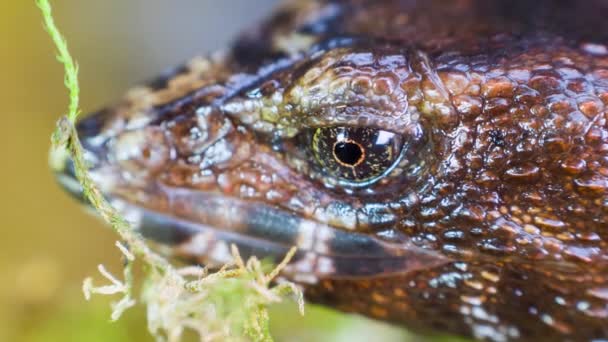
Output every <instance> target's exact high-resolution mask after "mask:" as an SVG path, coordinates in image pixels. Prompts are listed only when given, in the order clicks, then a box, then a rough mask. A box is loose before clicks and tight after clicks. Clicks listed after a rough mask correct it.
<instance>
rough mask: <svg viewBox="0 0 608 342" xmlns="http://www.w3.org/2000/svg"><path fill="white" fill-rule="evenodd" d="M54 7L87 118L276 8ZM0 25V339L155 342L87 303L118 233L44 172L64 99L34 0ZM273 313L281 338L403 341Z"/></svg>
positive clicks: (113, 257)
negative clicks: (85, 290) (90, 284)
mask: <svg viewBox="0 0 608 342" xmlns="http://www.w3.org/2000/svg"><path fill="white" fill-rule="evenodd" d="M51 2H52V4H53V5H54V10H55V19H56V21H57V24H58V25H59V27H60V29H61V30H62V32H63V33H64V35H65V36H66V38H67V40H68V42H69V46H70V50H71V52H72V54H73V56H74V57H75V58H76V60H77V61H78V64H79V65H80V81H81V90H82V96H81V100H82V102H81V105H82V106H81V107H82V109H83V110H84V111H85V112H88V111H92V110H95V109H97V108H100V107H101V106H103V105H104V104H107V103H110V102H113V101H115V100H116V99H118V98H119V96H121V94H123V93H124V92H125V91H126V90H127V89H128V88H129V87H131V86H133V85H134V84H136V83H138V82H140V81H142V80H146V79H149V78H150V77H152V76H154V75H156V74H158V73H159V72H160V71H161V70H163V69H165V68H166V67H169V66H173V65H176V64H179V63H181V62H182V61H185V60H187V59H190V58H191V57H193V56H195V55H197V54H201V53H206V52H209V51H212V50H214V49H217V48H221V47H224V46H225V45H226V44H228V43H229V41H230V40H231V39H232V38H234V36H235V34H237V32H238V31H240V30H242V29H243V28H244V27H247V26H249V25H252V24H253V23H255V22H257V21H259V20H260V19H261V18H263V17H264V16H265V15H267V14H268V13H269V11H270V9H271V8H272V7H273V6H274V5H275V2H276V1H274V0H257V1H251V0H229V1H215V0H174V1H167V0H128V1H124V0H104V1H82V0H51ZM0 16H1V18H0V40H1V41H2V44H3V48H2V52H1V53H0V59H1V65H2V73H1V75H2V79H1V80H2V82H0V103H1V104H2V107H3V108H2V115H1V118H2V122H1V124H0V127H2V129H1V130H0V139H2V141H1V144H0V149H1V150H0V151H1V154H0V155H1V156H2V157H3V158H4V159H3V160H2V162H1V163H0V165H2V166H1V167H0V170H1V171H0V172H1V174H0V175H1V177H0V181H1V182H2V186H1V187H0V189H1V191H2V196H0V210H1V213H2V218H3V220H2V221H1V222H2V223H1V224H2V229H1V234H2V235H1V238H0V341H151V340H152V339H151V338H150V337H149V335H148V334H147V332H146V328H145V316H144V313H143V310H142V308H141V307H138V308H137V309H134V310H130V311H128V312H127V313H126V314H125V315H124V316H123V318H122V319H121V320H120V321H119V322H118V323H110V322H109V318H110V309H109V302H110V299H109V298H106V297H97V298H94V299H93V300H92V301H91V302H86V301H85V300H84V298H83V295H82V292H81V284H82V280H83V279H84V278H85V277H87V276H91V275H97V270H96V266H97V264H101V263H103V264H105V265H106V266H108V268H109V269H110V270H113V271H114V272H119V271H120V265H119V261H120V256H119V254H118V252H117V251H116V249H115V248H114V242H115V239H116V236H114V234H113V233H112V232H111V231H110V230H109V229H108V228H107V227H105V226H104V225H103V224H102V223H101V222H100V221H99V220H98V219H96V218H94V217H92V216H89V215H88V214H86V213H85V212H84V211H83V210H82V208H81V207H79V205H78V204H77V203H76V202H74V201H72V200H71V199H70V198H69V197H68V196H67V195H66V194H65V193H63V191H61V189H60V188H59V187H58V186H57V185H56V183H55V181H54V179H53V175H52V174H51V172H50V170H49V168H48V166H47V153H48V149H49V136H50V134H51V132H52V130H53V127H54V124H55V121H56V119H57V118H59V116H60V115H61V114H62V113H64V112H65V110H66V108H67V94H66V90H65V89H64V88H63V69H62V67H61V66H60V64H58V63H57V61H56V60H55V58H54V49H53V46H52V45H51V42H50V39H49V37H48V36H47V34H46V33H45V32H44V31H43V29H42V19H41V17H40V13H39V11H38V10H37V8H36V7H35V5H34V0H3V1H0ZM97 281H98V282H99V278H97ZM274 310H275V314H273V315H272V316H271V317H272V331H273V333H274V334H275V336H276V339H277V341H367V340H375V341H404V340H407V339H408V337H407V336H408V335H406V333H405V332H404V331H402V330H400V329H397V328H394V327H389V326H387V325H383V324H380V323H374V322H371V321H367V320H364V319H362V318H355V317H351V316H347V315H342V314H338V313H334V312H331V311H329V310H325V309H320V308H314V307H312V306H308V314H307V315H306V316H305V317H304V318H301V317H299V316H298V315H297V311H296V309H295V307H293V306H282V307H278V308H275V309H274ZM409 339H410V340H412V339H416V338H412V337H409Z"/></svg>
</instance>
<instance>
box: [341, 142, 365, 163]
mask: <svg viewBox="0 0 608 342" xmlns="http://www.w3.org/2000/svg"><path fill="white" fill-rule="evenodd" d="M334 155H335V156H336V158H338V161H340V162H342V163H344V164H346V165H351V166H354V165H356V164H358V163H359V161H360V159H361V156H363V150H362V149H361V146H359V145H358V144H355V143H352V142H339V143H337V144H335V145H334Z"/></svg>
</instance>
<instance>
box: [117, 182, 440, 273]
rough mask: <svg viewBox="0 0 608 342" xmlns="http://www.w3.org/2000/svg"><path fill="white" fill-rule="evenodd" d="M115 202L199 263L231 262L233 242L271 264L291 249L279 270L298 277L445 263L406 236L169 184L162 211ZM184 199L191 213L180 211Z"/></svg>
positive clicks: (144, 229)
mask: <svg viewBox="0 0 608 342" xmlns="http://www.w3.org/2000/svg"><path fill="white" fill-rule="evenodd" d="M114 202H118V203H119V207H120V209H121V210H122V211H123V212H124V213H127V215H128V216H129V217H136V218H137V219H136V227H137V228H138V229H139V230H140V232H141V233H142V235H143V236H145V237H146V238H148V239H151V240H154V241H157V242H160V243H163V244H168V245H171V246H172V247H173V250H174V252H175V254H176V255H178V256H181V257H185V258H189V259H195V260H197V261H200V262H202V263H208V262H210V263H214V264H217V263H222V264H224V263H227V262H230V261H232V257H231V254H230V245H232V244H234V245H236V246H237V247H238V249H239V252H240V253H241V255H243V256H244V257H246V258H247V257H249V256H254V255H255V256H257V257H262V258H270V259H272V260H273V261H274V262H279V261H280V260H282V258H283V257H284V256H285V254H287V252H288V251H289V249H291V248H292V247H296V248H297V252H296V254H295V256H294V259H293V260H292V262H291V263H290V265H289V266H288V267H287V268H286V270H285V272H284V273H286V274H288V275H291V276H292V277H293V278H295V279H298V280H301V281H307V280H312V279H317V280H318V279H323V278H332V279H340V278H361V277H365V278H369V277H382V276H388V275H393V274H397V273H399V274H403V273H408V272H413V271H416V270H421V269H427V268H430V267H436V266H438V265H441V264H444V263H446V262H448V259H447V258H446V257H444V256H441V255H439V254H438V253H436V252H433V251H429V250H425V249H422V248H420V247H418V246H415V245H414V244H413V243H411V242H409V241H406V242H400V243H396V242H387V241H384V240H381V239H380V238H378V237H376V236H374V235H370V234H363V233H359V232H354V231H346V230H342V229H339V228H335V227H332V226H330V225H327V224H324V223H320V222H316V221H313V220H310V219H307V218H303V217H299V216H297V215H295V214H293V213H290V212H287V211H285V210H283V209H280V208H277V207H274V206H270V205H267V204H263V203H258V202H252V201H245V200H242V199H238V198H231V197H226V196H223V195H217V194H210V193H201V192H196V191H190V190H187V189H174V190H173V191H172V192H171V201H170V202H172V203H173V206H171V207H170V209H169V211H168V212H159V211H157V210H151V209H148V208H144V207H141V206H138V205H135V204H132V203H130V202H127V201H125V200H124V199H115V200H114ZM192 203H194V204H192ZM188 204H190V208H191V209H192V210H193V211H190V212H188V211H187V210H184V209H183V208H184V207H185V206H187V205H188ZM175 208H182V210H178V209H175ZM128 213H131V214H132V215H129V214H128Z"/></svg>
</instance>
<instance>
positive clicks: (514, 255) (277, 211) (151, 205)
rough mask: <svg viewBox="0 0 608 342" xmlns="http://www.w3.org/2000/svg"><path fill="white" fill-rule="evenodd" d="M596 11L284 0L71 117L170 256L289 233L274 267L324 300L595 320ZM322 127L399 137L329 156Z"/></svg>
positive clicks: (432, 313) (522, 322) (600, 132)
mask: <svg viewBox="0 0 608 342" xmlns="http://www.w3.org/2000/svg"><path fill="white" fill-rule="evenodd" d="M607 16H608V2H607V1H603V0H591V1H559V0H555V1H548V0H543V1H536V2H530V1H523V0H518V1H482V0H456V1H451V2H447V1H438V0H437V1H424V2H423V1H413V0H412V1H409V0H402V1H396V0H395V1H391V0H385V1H363V0H361V1H355V0H353V1H333V2H332V1H321V0H318V1H302V2H291V3H289V4H288V5H286V6H284V7H282V9H280V10H279V11H278V12H277V13H276V14H275V16H274V17H272V18H271V19H270V20H269V21H267V22H266V23H264V24H263V25H261V26H260V27H258V28H257V29H255V30H252V31H249V32H248V33H247V34H245V35H243V36H242V37H241V39H240V40H238V41H237V43H236V44H235V46H234V47H233V48H232V49H230V50H228V51H227V52H225V53H223V54H218V55H215V56H213V57H210V58H198V59H195V60H193V61H192V62H191V63H189V64H187V65H186V66H184V67H181V68H179V69H178V70H174V71H173V72H171V73H169V74H167V75H166V76H165V77H162V78H159V79H157V80H156V81H154V82H152V83H150V84H149V85H147V86H144V87H140V88H138V89H136V90H134V91H132V92H131V93H129V94H128V95H127V96H126V98H125V99H124V100H123V101H122V102H121V103H120V104H118V105H116V106H113V107H111V108H109V109H107V110H104V111H102V112H100V113H97V114H95V115H93V116H91V117H90V118H88V119H85V120H84V121H83V122H81V123H80V125H79V131H80V134H81V136H82V139H83V141H84V143H85V147H86V148H87V149H88V150H89V151H90V153H89V157H90V159H91V161H92V162H93V163H94V165H95V168H94V170H93V172H94V177H96V178H95V179H96V180H97V181H98V182H99V184H100V186H101V187H102V189H103V190H104V191H105V193H106V194H107V195H108V196H109V197H110V198H112V199H113V200H114V201H115V203H116V204H118V205H120V206H121V208H122V209H123V210H124V212H125V213H126V214H128V215H130V217H131V218H132V219H133V220H135V221H136V222H137V223H138V226H139V227H140V229H141V230H142V231H143V233H144V234H146V235H147V236H149V237H151V238H154V239H157V240H160V241H161V242H164V243H169V244H172V245H173V246H174V250H175V251H176V253H177V254H178V255H181V256H184V257H189V258H193V260H197V261H200V262H213V261H215V262H222V261H224V260H225V259H226V257H227V245H228V244H229V243H236V244H237V245H238V246H239V247H240V248H241V250H243V251H245V252H246V253H248V254H257V255H261V256H274V257H280V256H281V255H282V254H284V253H285V251H286V250H287V249H288V248H289V246H292V245H297V246H298V248H299V252H298V254H297V257H296V260H295V261H294V263H292V264H291V266H290V267H289V268H288V269H287V270H286V272H285V274H284V276H285V277H288V278H290V279H292V280H295V281H298V282H300V283H301V284H302V285H303V286H304V288H305V293H306V296H307V297H308V299H310V300H312V301H316V302H320V303H324V304H327V305H330V306H332V307H335V308H338V309H340V310H344V311H349V312H358V313H362V314H365V315H368V316H371V317H374V318H378V319H382V320H386V321H391V322H397V323H401V324H404V325H406V326H408V327H410V328H415V329H416V330H419V331H441V332H450V333H455V334H460V335H463V336H472V337H474V338H477V339H487V340H496V341H504V340H538V339H544V340H591V339H594V338H596V339H597V338H604V339H608V228H607V227H608V194H607V192H608V45H607V44H608V21H607V20H606V17H607ZM332 127H333V128H335V127H350V128H353V127H363V128H369V129H371V132H376V131H378V130H383V131H387V132H392V133H396V134H398V135H399V136H400V137H402V140H403V144H404V145H403V149H402V154H401V155H400V157H398V158H397V157H396V155H395V153H393V152H391V153H389V154H387V155H390V157H391V158H393V157H395V158H396V159H395V162H394V165H393V166H392V168H389V169H386V172H385V173H384V174H383V175H381V176H379V177H376V178H374V179H372V180H369V181H366V182H363V183H361V182H353V181H352V180H349V179H344V178H343V177H342V178H340V177H337V176H336V174H335V173H332V172H331V171H329V170H328V169H327V167H325V166H324V165H325V164H322V162H323V161H324V160H329V161H330V162H332V159H331V158H334V157H335V154H334V155H332V154H331V153H332V151H331V148H329V149H328V148H327V146H330V145H331V141H329V143H326V144H325V145H314V146H312V145H313V141H316V140H314V139H313V138H311V136H312V135H314V132H319V131H318V130H317V128H332ZM320 132H324V131H320ZM322 136H323V135H322ZM327 139H333V136H330V138H327ZM315 144H316V143H315ZM328 144H329V145H328ZM366 151H367V152H368V154H367V155H366V156H365V157H364V158H371V157H377V156H374V155H370V154H369V153H371V152H369V151H368V150H366ZM364 152H365V151H364ZM334 153H335V151H334ZM387 153H388V152H387ZM327 158H330V159H327ZM382 158H384V157H382ZM370 160H371V159H370ZM391 160H392V159H391ZM374 165H375V164H374ZM378 168H379V166H378ZM382 170H385V169H382Z"/></svg>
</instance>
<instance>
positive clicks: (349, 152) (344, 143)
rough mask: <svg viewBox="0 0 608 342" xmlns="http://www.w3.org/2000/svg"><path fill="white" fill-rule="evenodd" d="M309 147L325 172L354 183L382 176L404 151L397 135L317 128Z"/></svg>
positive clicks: (382, 132) (401, 140)
mask: <svg viewBox="0 0 608 342" xmlns="http://www.w3.org/2000/svg"><path fill="white" fill-rule="evenodd" d="M311 143H312V146H311V147H312V151H313V155H314V157H315V159H316V161H317V163H318V164H319V165H320V166H321V167H322V168H323V169H324V170H325V172H327V173H328V174H330V175H333V176H335V177H337V178H338V179H340V180H343V181H348V182H354V183H360V182H366V181H370V180H374V179H376V178H378V177H380V176H382V175H384V174H385V173H386V171H387V170H389V169H390V168H391V166H393V165H394V164H395V162H396V160H397V159H398V158H399V155H400V153H401V149H402V148H403V139H402V137H401V135H399V134H395V133H392V132H388V131H383V130H379V129H373V128H359V127H323V128H317V129H316V130H315V131H314V134H313V137H312V141H311Z"/></svg>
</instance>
